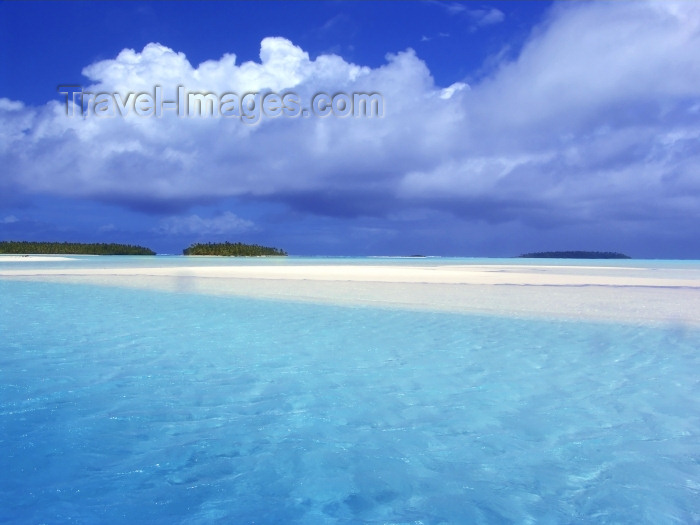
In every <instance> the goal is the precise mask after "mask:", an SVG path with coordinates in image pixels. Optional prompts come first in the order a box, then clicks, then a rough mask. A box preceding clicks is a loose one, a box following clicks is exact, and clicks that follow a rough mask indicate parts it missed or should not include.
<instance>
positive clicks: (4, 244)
mask: <svg viewBox="0 0 700 525" xmlns="http://www.w3.org/2000/svg"><path fill="white" fill-rule="evenodd" d="M0 253H6V254H7V253H11V254H18V255H30V254H31V255H35V254H42V255H57V254H60V255H155V254H156V252H154V251H153V250H149V249H148V248H144V247H143V246H132V245H131V244H115V243H110V244H106V243H82V242H29V241H0Z"/></svg>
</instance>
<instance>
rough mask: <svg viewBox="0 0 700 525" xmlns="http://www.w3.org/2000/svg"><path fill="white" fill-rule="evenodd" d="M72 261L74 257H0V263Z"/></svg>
mask: <svg viewBox="0 0 700 525" xmlns="http://www.w3.org/2000/svg"><path fill="white" fill-rule="evenodd" d="M74 260H75V258H74V257H63V256H61V255H0V262H42V261H43V262H51V261H74Z"/></svg>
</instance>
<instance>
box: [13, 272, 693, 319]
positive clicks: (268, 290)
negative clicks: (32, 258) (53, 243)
mask: <svg viewBox="0 0 700 525" xmlns="http://www.w3.org/2000/svg"><path fill="white" fill-rule="evenodd" d="M25 260H26V259H25ZM0 278H9V279H23V280H41V281H59V282H75V283H91V284H102V285H112V286H131V287H139V288H155V289H159V290H169V291H175V292H178V291H179V292H194V293H203V294H217V295H243V296H253V297H262V298H272V299H287V300H301V301H314V302H324V303H335V304H352V305H373V306H386V307H402V308H411V309H421V310H439V311H449V312H463V313H484V314H497V315H508V316H523V317H545V318H565V319H594V320H611V321H625V322H627V321H629V322H661V323H669V322H672V323H682V324H693V325H700V269H693V268H691V269H687V268H685V269H681V268H661V267H659V268H650V267H639V268H636V267H615V266H611V267H601V266H540V265H507V264H505V265H504V264H501V265H496V264H494V265H488V264H487V265H439V264H438V265H435V266H407V265H395V266H394V265H377V266H371V265H340V264H339V265H335V264H332V265H280V266H264V265H250V266H244V265H236V266H204V267H197V266H194V267H192V266H181V267H153V268H105V269H95V268H91V269H78V268H69V269H50V268H47V269H43V270H42V269H0Z"/></svg>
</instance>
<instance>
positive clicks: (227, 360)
mask: <svg viewBox="0 0 700 525" xmlns="http://www.w3.org/2000/svg"><path fill="white" fill-rule="evenodd" d="M163 259H164V258H163ZM122 261H126V262H119V263H118V264H128V261H127V260H126V259H123V260H122ZM159 262H160V261H159ZM21 264H23V265H24V264H25V263H21ZM26 264H30V263H26ZM85 264H96V263H94V262H88V263H85ZM115 264H116V263H115ZM138 264H140V263H138ZM207 264H219V263H218V262H212V263H207ZM265 264H268V263H265ZM272 264H274V263H272ZM12 267H13V268H14V267H17V266H14V265H13V266H12ZM699 349H700V332H699V331H698V330H697V329H691V328H687V327H682V326H668V327H655V328H653V327H645V326H639V325H622V324H619V325H618V324H612V323H588V322H566V321H546V320H540V321H534V320H523V319H515V318H507V317H487V316H473V315H457V314H446V313H430V312H416V311H401V310H391V309H381V310H380V309H373V308H369V307H341V306H329V305H315V304H309V303H293V302H277V301H269V300H255V299H248V298H238V297H222V296H205V295H194V294H187V293H168V292H158V291H149V290H134V289H123V288H117V287H100V286H88V285H77V284H56V283H41V282H20V281H10V280H0V377H2V382H1V384H0V473H1V474H0V502H1V504H0V522H8V523H67V522H70V523H163V524H166V523H168V524H169V523H235V524H237V523H265V524H268V523H269V524H281V523H312V524H314V523H387V524H390V523H412V524H437V523H625V524H626V523H629V524H640V523H649V524H665V523H669V524H671V523H674V524H675V523H698V522H700V402H699V400H700V374H699V373H698V372H699V371H700V357H699V353H698V351H699Z"/></svg>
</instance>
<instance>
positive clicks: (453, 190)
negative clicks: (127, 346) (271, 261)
mask: <svg viewBox="0 0 700 525" xmlns="http://www.w3.org/2000/svg"><path fill="white" fill-rule="evenodd" d="M448 7H449V8H450V9H452V10H454V11H455V12H462V11H463V9H462V4H448ZM499 13H500V11H499V12H497V10H483V12H479V13H478V17H477V18H478V20H479V21H480V23H481V24H489V23H496V22H498V21H500V20H501V19H502V13H500V14H499ZM475 16H476V15H475ZM698 49H700V5H699V4H695V3H692V2H671V1H669V2H642V1H640V2H591V3H583V2H580V3H579V2H576V3H562V4H557V5H555V6H554V8H553V9H551V11H550V12H549V14H548V16H547V18H546V20H545V21H544V22H543V23H542V25H541V26H540V27H538V28H537V29H536V30H535V31H533V33H532V36H531V37H530V38H529V40H528V41H527V42H526V43H525V44H524V46H523V48H522V50H521V52H520V53H519V54H518V56H517V57H516V58H514V59H512V60H508V59H506V58H504V57H501V58H499V62H498V64H497V65H496V67H493V68H490V70H492V71H493V73H492V74H491V75H490V76H489V77H488V78H485V79H483V80H481V81H479V82H472V83H470V85H467V84H466V83H465V82H456V83H454V84H452V85H451V86H447V87H445V86H439V85H436V84H435V81H434V80H433V77H432V75H431V72H430V70H429V68H428V66H427V65H426V63H425V62H424V61H423V60H421V58H420V57H419V56H417V55H416V53H415V52H414V51H413V50H410V49H408V50H403V51H398V52H393V53H389V54H388V55H387V57H386V61H385V63H384V64H383V65H380V66H378V67H373V68H371V67H367V66H364V65H362V64H353V63H350V62H348V61H346V60H345V59H343V58H342V57H340V56H337V55H332V54H322V55H320V56H317V57H316V58H315V59H311V58H310V55H309V54H308V52H306V51H304V50H303V49H301V48H300V47H299V46H297V45H295V44H294V43H292V42H290V41H289V40H286V39H284V38H280V37H270V38H265V39H264V40H262V42H261V47H260V58H259V61H253V62H244V63H239V62H238V60H237V57H236V55H235V54H233V53H231V54H226V55H224V56H222V57H220V58H214V59H212V60H208V61H206V62H203V63H201V64H198V65H193V64H191V63H190V62H189V60H188V59H187V57H186V56H185V55H184V54H183V53H181V52H179V51H178V50H173V49H170V48H168V47H167V46H165V45H162V44H158V43H151V44H148V45H147V46H146V47H145V48H144V49H142V50H124V51H122V52H121V53H119V54H118V56H117V57H115V58H113V59H109V60H103V61H100V62H96V63H94V64H90V65H87V66H86V67H85V69H84V75H85V76H86V77H87V78H88V80H89V82H88V83H87V85H86V86H85V89H86V90H88V91H91V92H95V93H97V92H106V93H113V92H119V93H129V92H140V91H146V92H149V93H150V92H152V90H153V89H154V86H155V85H158V86H161V87H162V90H163V93H164V94H165V96H166V97H167V98H169V99H172V98H173V97H174V94H175V93H176V90H177V86H186V87H187V89H188V90H190V91H194V90H201V91H205V92H211V93H216V94H219V95H220V94H223V93H227V92H233V93H238V94H243V93H246V92H259V91H265V90H271V91H275V92H285V91H293V92H294V93H296V94H298V95H299V97H300V99H301V100H302V104H303V105H308V102H309V101H310V99H311V97H312V96H313V95H314V94H316V93H318V92H321V91H324V92H328V93H331V94H334V93H341V92H342V93H353V92H376V93H380V94H381V96H382V98H383V101H384V115H383V116H382V117H380V118H353V117H346V118H338V117H326V118H319V117H311V118H305V117H302V116H298V117H294V118H291V117H278V118H265V117H263V118H262V119H261V120H260V122H258V123H257V124H255V125H250V124H246V123H244V122H241V121H240V120H238V119H227V118H198V117H190V118H187V117H177V116H176V115H175V114H174V113H173V112H171V113H164V115H163V116H162V117H160V118H155V117H138V116H136V115H133V114H129V115H128V116H126V117H123V118H122V117H115V118H98V117H94V116H92V117H88V118H85V119H83V118H69V117H67V116H66V114H65V108H64V107H63V104H62V102H60V101H51V102H48V103H47V104H45V105H44V106H41V107H28V106H26V105H24V104H22V103H21V102H20V101H9V100H7V99H2V100H0V162H1V163H2V165H3V167H4V169H3V175H2V177H3V180H2V181H1V182H2V183H3V184H2V187H3V188H11V189H14V190H17V191H22V192H28V193H33V192H36V193H45V194H57V195H64V196H72V197H82V198H92V199H96V200H100V201H102V202H105V201H107V202H112V203H115V204H117V205H121V206H127V207H131V208H149V207H151V208H154V207H156V206H157V205H159V204H160V203H170V204H171V205H172V206H180V207H181V208H182V210H186V209H187V208H188V206H190V205H193V204H201V203H206V202H213V201H217V200H220V199H225V198H229V197H237V198H239V199H243V200H245V199H249V198H254V199H263V200H265V199H268V200H270V201H274V202H275V203H283V204H286V205H287V206H288V207H289V208H292V209H295V210H300V211H302V212H307V213H314V214H319V215H329V216H334V215H335V216H361V215H383V216H386V215H387V214H388V213H398V212H399V211H400V210H402V209H404V210H406V209H410V208H412V207H416V206H420V207H427V208H432V209H436V210H441V211H442V212H448V213H454V214H458V215H462V216H468V217H474V218H478V219H485V220H490V221H509V220H520V221H522V222H528V221H538V220H540V218H541V217H542V216H543V215H547V216H549V217H553V218H554V219H552V220H559V219H557V218H562V217H566V218H567V219H571V218H577V217H578V218H581V219H586V218H590V217H594V216H596V214H604V215H606V216H609V217H620V218H628V217H630V216H634V215H635V213H637V212H638V210H639V209H640V207H644V206H646V209H647V210H649V213H654V214H656V215H658V216H664V215H669V216H670V215H673V214H675V213H676V212H675V210H676V209H677V206H678V203H679V196H682V197H683V201H682V202H683V209H684V213H685V215H686V216H690V217H696V218H697V216H698V214H700V193H699V192H700V174H699V173H698V170H697V166H698V165H700V142H699V141H700V139H699V138H698V137H700V123H699V122H698V119H697V114H698V113H697V104H698V103H697V101H698V99H700V54H699V53H698V52H697V50H698ZM232 51H235V50H232ZM652 202H653V206H652V205H650V203H652ZM172 206H171V208H169V209H172ZM162 227H163V229H164V231H172V232H175V231H178V232H195V231H199V232H203V231H209V232H226V231H235V230H236V229H239V230H240V229H245V228H249V227H251V225H250V224H249V223H248V222H247V221H245V220H243V219H240V218H238V217H236V216H235V215H233V214H228V215H227V214H224V215H223V216H221V217H218V218H214V219H205V218H201V217H199V216H197V215H191V216H189V217H185V218H182V217H180V218H171V219H164V222H163V226H162Z"/></svg>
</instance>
